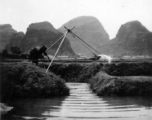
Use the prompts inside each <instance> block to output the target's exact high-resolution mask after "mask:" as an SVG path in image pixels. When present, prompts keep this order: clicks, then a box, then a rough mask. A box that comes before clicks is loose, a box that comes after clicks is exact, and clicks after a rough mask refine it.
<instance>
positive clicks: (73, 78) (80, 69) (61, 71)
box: [40, 63, 103, 82]
mask: <svg viewBox="0 0 152 120" xmlns="http://www.w3.org/2000/svg"><path fill="white" fill-rule="evenodd" d="M40 66H41V67H42V66H43V67H44V64H43V65H42V64H41V65H40ZM102 67H103V65H102V64H99V63H98V64H97V63H91V64H90V63H88V64H87V63H83V64H82V63H64V64H61V63H54V64H52V66H51V67H50V69H49V70H50V71H51V72H53V73H54V74H56V75H59V76H60V77H61V78H63V79H64V80H65V81H66V82H88V80H89V79H90V78H91V77H92V76H94V75H95V74H96V73H97V72H99V71H100V70H101V68H102Z"/></svg>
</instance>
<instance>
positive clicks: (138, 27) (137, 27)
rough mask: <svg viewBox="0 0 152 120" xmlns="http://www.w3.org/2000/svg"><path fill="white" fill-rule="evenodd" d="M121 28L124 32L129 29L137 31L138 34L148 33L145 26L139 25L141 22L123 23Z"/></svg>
mask: <svg viewBox="0 0 152 120" xmlns="http://www.w3.org/2000/svg"><path fill="white" fill-rule="evenodd" d="M121 28H124V29H126V30H129V29H131V30H134V31H138V32H149V31H148V30H147V28H146V27H145V26H143V25H142V24H141V22H139V21H137V20H135V21H130V22H127V23H125V24H123V25H122V26H121ZM121 28H120V29H121Z"/></svg>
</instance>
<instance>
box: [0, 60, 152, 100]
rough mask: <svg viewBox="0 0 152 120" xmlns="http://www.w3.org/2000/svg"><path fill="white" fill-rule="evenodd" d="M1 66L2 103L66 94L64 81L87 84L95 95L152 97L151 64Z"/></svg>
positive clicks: (67, 90) (94, 63) (97, 63)
mask: <svg viewBox="0 0 152 120" xmlns="http://www.w3.org/2000/svg"><path fill="white" fill-rule="evenodd" d="M47 66H48V64H47V63H41V64H40V65H39V66H34V65H31V64H24V63H20V64H16V65H11V64H8V65H7V64H2V65H1V66H0V67H1V69H0V70H1V78H2V79H1V91H0V92H1V98H2V101H5V100H9V99H14V98H39V97H44V98H45V97H53V96H62V95H68V94H69V89H68V88H67V87H66V85H65V82H82V83H90V86H91V89H92V90H93V91H94V92H95V93H96V94H97V95H106V96H107V95H110V96H111V95H118V96H119V95H124V96H135V95H137V96H138V95H139V96H149V95H150V96H152V95H151V93H152V69H151V68H152V63H150V62H141V63H140V62H139V63H111V64H108V63H107V64H102V63H99V62H93V63H53V64H52V66H51V67H50V69H49V71H50V72H48V73H45V70H46V68H47Z"/></svg>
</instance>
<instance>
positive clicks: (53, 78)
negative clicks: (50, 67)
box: [0, 64, 69, 102]
mask: <svg viewBox="0 0 152 120" xmlns="http://www.w3.org/2000/svg"><path fill="white" fill-rule="evenodd" d="M0 75H1V76H0V78H1V81H0V82H1V91H0V92H1V101H2V102H3V101H4V102H6V101H8V100H11V99H16V98H46V97H47V98H51V97H54V96H63V95H68V94H69V88H67V87H66V85H65V82H64V80H63V79H61V78H60V77H59V76H57V75H55V74H53V73H51V72H49V73H45V69H43V68H40V67H37V66H33V65H31V64H28V65H27V64H16V65H11V64H9V65H0Z"/></svg>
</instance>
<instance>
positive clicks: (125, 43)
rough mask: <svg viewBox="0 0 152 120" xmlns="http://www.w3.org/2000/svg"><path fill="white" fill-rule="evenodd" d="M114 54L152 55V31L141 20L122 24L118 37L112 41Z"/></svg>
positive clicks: (111, 49)
mask: <svg viewBox="0 0 152 120" xmlns="http://www.w3.org/2000/svg"><path fill="white" fill-rule="evenodd" d="M110 44H111V45H112V44H113V45H112V46H111V48H110V50H109V51H111V53H110V54H113V55H116V56H121V55H152V32H150V31H149V30H148V29H147V28H146V27H145V26H143V25H142V24H141V23H140V22H139V21H131V22H127V23H125V24H123V25H121V27H120V29H119V30H118V33H117V35H116V37H115V38H114V39H113V40H111V41H110Z"/></svg>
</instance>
